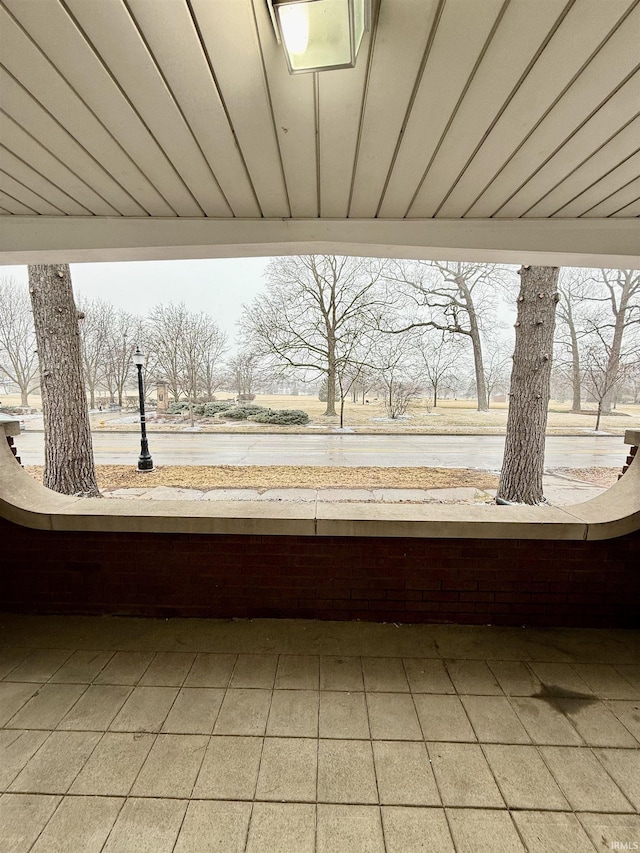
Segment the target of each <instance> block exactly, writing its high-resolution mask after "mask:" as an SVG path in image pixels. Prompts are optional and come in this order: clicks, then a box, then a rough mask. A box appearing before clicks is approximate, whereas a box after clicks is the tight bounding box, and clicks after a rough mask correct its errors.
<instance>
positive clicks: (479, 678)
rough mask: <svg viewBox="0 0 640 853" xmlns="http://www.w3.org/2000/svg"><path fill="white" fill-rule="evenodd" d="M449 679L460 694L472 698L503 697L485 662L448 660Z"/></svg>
mask: <svg viewBox="0 0 640 853" xmlns="http://www.w3.org/2000/svg"><path fill="white" fill-rule="evenodd" d="M446 665H447V671H448V673H449V677H450V678H451V681H452V682H453V685H454V687H455V688H456V690H457V692H458V693H463V694H470V695H472V696H502V690H501V689H500V685H499V684H498V682H497V681H496V679H495V678H494V675H493V673H492V672H491V670H490V669H489V667H488V666H487V664H486V663H485V662H484V661H480V660H448V661H446Z"/></svg>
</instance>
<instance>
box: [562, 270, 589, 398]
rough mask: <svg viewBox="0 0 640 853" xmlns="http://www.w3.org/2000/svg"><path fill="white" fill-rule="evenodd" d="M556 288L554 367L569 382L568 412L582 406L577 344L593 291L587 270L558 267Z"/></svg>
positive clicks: (581, 336) (578, 343)
mask: <svg viewBox="0 0 640 853" xmlns="http://www.w3.org/2000/svg"><path fill="white" fill-rule="evenodd" d="M558 291H559V293H560V297H561V298H560V302H559V303H558V320H559V328H558V334H557V338H556V339H557V343H558V348H559V360H558V366H559V367H560V369H561V370H562V371H563V372H565V373H566V374H567V375H568V377H569V379H570V381H571V388H572V401H571V411H572V412H579V411H580V410H581V408H582V370H581V367H580V359H581V351H580V343H581V339H582V338H583V337H584V335H585V323H586V322H587V320H588V303H587V301H586V300H587V298H588V297H589V295H590V294H592V292H593V278H592V275H591V271H590V270H586V269H574V268H569V269H563V270H561V272H560V276H559V278H558ZM567 356H568V358H567Z"/></svg>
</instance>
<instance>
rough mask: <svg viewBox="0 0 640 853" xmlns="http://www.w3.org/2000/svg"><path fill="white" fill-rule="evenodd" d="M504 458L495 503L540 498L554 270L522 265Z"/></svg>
mask: <svg viewBox="0 0 640 853" xmlns="http://www.w3.org/2000/svg"><path fill="white" fill-rule="evenodd" d="M519 273H520V295H519V296H518V318H517V322H516V344H515V350H514V353H513V370H512V372H511V391H510V394H509V414H508V417H507V434H506V440H505V449H504V460H503V464H502V472H501V474H500V483H499V486H498V494H497V499H498V500H503V501H509V502H515V503H525V504H539V503H541V502H542V500H543V494H542V472H543V470H544V440H545V432H546V428H547V412H548V408H549V397H550V381H551V360H552V354H553V333H554V329H555V322H556V305H557V302H558V298H559V297H558V293H557V283H558V273H559V268H558V267H522V268H521V269H520V271H519Z"/></svg>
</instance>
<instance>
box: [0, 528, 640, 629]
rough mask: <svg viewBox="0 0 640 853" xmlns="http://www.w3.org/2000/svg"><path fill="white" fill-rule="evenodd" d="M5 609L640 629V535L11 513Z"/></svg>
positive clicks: (0, 570)
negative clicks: (47, 523) (238, 524)
mask: <svg viewBox="0 0 640 853" xmlns="http://www.w3.org/2000/svg"><path fill="white" fill-rule="evenodd" d="M0 537H1V541H2V543H3V546H2V554H1V555H0V609H1V610H17V611H25V612H40V613H119V614H131V615H133V614H137V615H149V616H210V617H227V618H228V617H232V616H236V617H260V616H264V617H298V618H314V619H364V620H373V621H386V622H392V621H393V622H458V623H470V624H487V623H492V624H502V625H524V624H528V625H574V626H577V625H581V626H589V625H592V626H618V627H632V626H634V627H635V626H639V625H640V569H639V568H638V564H639V563H640V561H639V560H638V553H639V551H640V549H639V547H638V546H639V545H640V533H635V534H633V535H631V536H626V537H621V538H619V539H612V540H608V541H605V542H583V541H578V542H552V541H549V542H547V541H518V540H490V539H467V540H462V539H461V540H450V539H371V538H364V537H362V538H324V537H285V536H282V537H279V536H197V535H193V536H191V535H185V534H180V535H170V534H120V533H119V534H109V533H62V532H56V533H52V532H47V531H37V530H28V529H26V528H22V527H18V526H15V525H12V524H9V523H8V522H6V521H3V520H0Z"/></svg>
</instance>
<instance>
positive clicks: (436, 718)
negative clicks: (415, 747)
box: [413, 694, 476, 741]
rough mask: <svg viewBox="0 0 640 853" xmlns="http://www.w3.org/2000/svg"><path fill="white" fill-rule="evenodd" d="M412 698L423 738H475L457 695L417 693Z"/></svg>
mask: <svg viewBox="0 0 640 853" xmlns="http://www.w3.org/2000/svg"><path fill="white" fill-rule="evenodd" d="M413 698H414V702H415V705H416V710H417V712H418V718H419V720H420V727H421V729H422V734H423V736H424V739H425V740H444V741H475V740H476V736H475V732H474V731H473V728H472V727H471V723H470V722H469V718H468V717H467V714H466V711H465V710H464V706H463V704H462V702H461V701H460V699H458V697H457V696H428V695H426V694H424V695H419V694H418V695H415V696H414V697H413Z"/></svg>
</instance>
